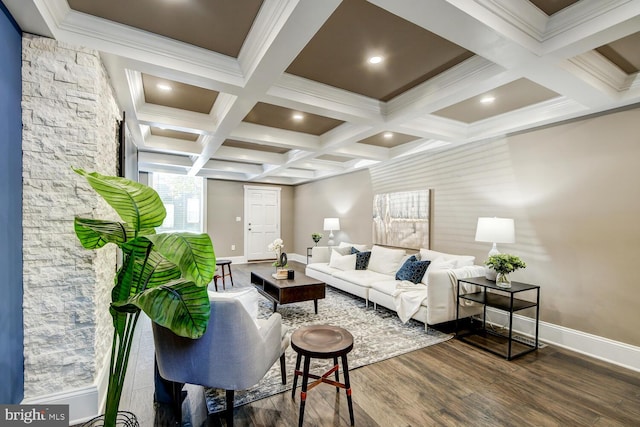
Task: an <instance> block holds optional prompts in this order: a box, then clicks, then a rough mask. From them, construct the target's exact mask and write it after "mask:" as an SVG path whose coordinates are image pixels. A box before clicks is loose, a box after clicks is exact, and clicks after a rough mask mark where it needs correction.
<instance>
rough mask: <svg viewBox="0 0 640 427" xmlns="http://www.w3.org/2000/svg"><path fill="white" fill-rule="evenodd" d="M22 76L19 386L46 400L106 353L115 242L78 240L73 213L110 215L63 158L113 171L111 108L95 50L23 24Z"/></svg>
mask: <svg viewBox="0 0 640 427" xmlns="http://www.w3.org/2000/svg"><path fill="white" fill-rule="evenodd" d="M22 77H23V99H22V108H23V111H22V120H23V192H24V194H23V226H24V236H23V240H24V254H23V260H24V270H23V272H24V341H25V342H24V352H25V366H24V372H25V384H24V395H25V400H31V401H38V400H39V399H42V400H44V401H46V396H48V395H52V394H56V393H60V392H65V391H72V390H77V389H83V388H86V387H92V386H93V385H94V381H96V377H97V376H98V375H99V374H100V372H101V370H102V369H103V368H104V367H105V366H104V362H105V357H106V356H107V355H108V354H109V350H110V346H111V336H112V335H111V334H112V323H111V317H110V315H109V312H108V304H109V301H110V291H111V288H112V286H113V275H114V272H115V263H116V254H115V249H113V248H103V249H101V250H99V251H90V250H85V249H83V248H82V247H81V246H80V244H79V242H78V240H77V238H76V237H75V233H74V230H73V218H74V216H76V215H80V216H89V217H101V218H104V217H107V216H111V217H112V218H116V216H115V213H114V212H113V211H112V210H111V208H110V207H108V206H107V205H106V203H104V202H103V201H102V199H100V198H99V196H97V194H96V193H95V192H94V191H93V190H92V189H90V187H89V185H88V184H87V183H86V180H85V179H84V178H82V177H80V176H79V175H77V174H75V173H74V172H73V171H72V170H71V167H72V166H73V167H78V168H83V169H85V170H88V171H97V172H100V173H103V174H110V175H113V174H115V171H116V161H117V150H116V136H115V135H116V134H115V130H116V120H117V119H118V118H119V112H118V107H117V105H116V102H115V98H114V96H113V93H112V89H111V87H110V85H109V80H108V77H107V75H106V72H105V70H104V68H103V67H102V63H101V61H100V58H99V56H98V53H97V52H95V51H91V50H88V49H84V48H77V47H74V46H69V45H66V44H64V43H59V42H57V41H54V40H51V39H46V38H41V37H37V36H32V35H28V34H25V35H24V37H23V70H22ZM61 403H62V402H61ZM90 409H91V410H93V411H96V410H97V407H94V408H90ZM74 410H75V408H71V413H72V418H73V414H74Z"/></svg>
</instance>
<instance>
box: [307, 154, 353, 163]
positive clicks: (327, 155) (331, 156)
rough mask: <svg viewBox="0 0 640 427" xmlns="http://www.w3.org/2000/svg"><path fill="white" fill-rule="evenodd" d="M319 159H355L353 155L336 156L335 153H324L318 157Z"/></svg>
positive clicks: (339, 161)
mask: <svg viewBox="0 0 640 427" xmlns="http://www.w3.org/2000/svg"><path fill="white" fill-rule="evenodd" d="M316 158H317V159H318V160H326V161H328V162H338V163H344V162H348V161H349V160H353V157H345V156H336V155H335V154H323V155H320V156H318V157H316Z"/></svg>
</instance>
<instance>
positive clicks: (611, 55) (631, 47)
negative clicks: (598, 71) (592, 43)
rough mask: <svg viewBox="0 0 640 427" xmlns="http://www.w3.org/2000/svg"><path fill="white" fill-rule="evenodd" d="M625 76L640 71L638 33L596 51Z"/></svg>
mask: <svg viewBox="0 0 640 427" xmlns="http://www.w3.org/2000/svg"><path fill="white" fill-rule="evenodd" d="M596 50H597V51H598V52H600V54H602V55H603V56H604V57H606V58H607V59H608V60H609V61H611V62H613V63H614V64H615V65H617V66H618V68H620V69H621V70H622V71H624V72H625V73H627V74H633V73H637V72H638V71H640V32H637V33H635V34H631V35H629V36H627V37H624V38H621V39H619V40H616V41H614V42H611V43H609V44H607V45H604V46H600V47H599V48H597V49H596Z"/></svg>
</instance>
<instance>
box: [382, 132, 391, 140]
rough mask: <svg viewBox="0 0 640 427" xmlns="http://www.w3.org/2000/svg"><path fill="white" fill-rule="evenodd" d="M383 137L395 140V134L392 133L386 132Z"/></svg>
mask: <svg viewBox="0 0 640 427" xmlns="http://www.w3.org/2000/svg"><path fill="white" fill-rule="evenodd" d="M382 136H384V137H385V138H387V139H389V138H393V133H391V132H385V133H384V134H383V135H382Z"/></svg>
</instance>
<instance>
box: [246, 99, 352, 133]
mask: <svg viewBox="0 0 640 427" xmlns="http://www.w3.org/2000/svg"><path fill="white" fill-rule="evenodd" d="M243 121H245V122H248V123H254V124H257V125H262V126H269V127H274V128H279V129H286V130H292V131H295V132H302V133H308V134H311V135H322V134H323V133H325V132H328V131H330V130H331V129H333V128H335V127H336V126H339V125H341V124H342V123H344V122H343V121H341V120H336V119H332V118H329V117H323V116H319V115H317V114H311V113H305V112H302V111H299V110H292V109H290V108H285V107H280V106H278V105H272V104H266V103H264V102H258V103H257V104H256V105H255V107H253V109H251V111H249V114H247V115H246V117H245V118H244V119H243Z"/></svg>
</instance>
